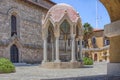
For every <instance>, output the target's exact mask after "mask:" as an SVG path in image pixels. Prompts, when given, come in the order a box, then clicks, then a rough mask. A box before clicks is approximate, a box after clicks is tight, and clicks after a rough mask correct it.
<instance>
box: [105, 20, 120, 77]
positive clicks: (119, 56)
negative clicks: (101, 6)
mask: <svg viewBox="0 0 120 80" xmlns="http://www.w3.org/2000/svg"><path fill="white" fill-rule="evenodd" d="M105 35H106V36H107V37H109V38H110V63H108V65H107V74H108V75H120V20H119V21H116V22H112V23H111V24H108V25H106V26H105Z"/></svg>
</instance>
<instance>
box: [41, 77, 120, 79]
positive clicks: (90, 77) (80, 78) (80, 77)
mask: <svg viewBox="0 0 120 80" xmlns="http://www.w3.org/2000/svg"><path fill="white" fill-rule="evenodd" d="M41 80H120V76H109V77H108V76H85V77H71V78H57V79H41Z"/></svg>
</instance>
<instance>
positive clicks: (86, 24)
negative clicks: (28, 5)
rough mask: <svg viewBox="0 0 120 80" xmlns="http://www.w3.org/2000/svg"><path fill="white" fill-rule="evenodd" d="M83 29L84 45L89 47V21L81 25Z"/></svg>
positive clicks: (90, 28)
mask: <svg viewBox="0 0 120 80" xmlns="http://www.w3.org/2000/svg"><path fill="white" fill-rule="evenodd" d="M83 31H84V33H83V40H84V46H85V47H88V48H89V44H88V39H89V38H91V37H92V34H93V28H92V26H91V25H90V24H89V23H85V24H84V25H83Z"/></svg>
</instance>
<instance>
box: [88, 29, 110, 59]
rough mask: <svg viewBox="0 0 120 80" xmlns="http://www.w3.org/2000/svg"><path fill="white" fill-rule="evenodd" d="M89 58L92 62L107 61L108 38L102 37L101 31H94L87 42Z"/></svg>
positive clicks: (102, 32)
mask: <svg viewBox="0 0 120 80" xmlns="http://www.w3.org/2000/svg"><path fill="white" fill-rule="evenodd" d="M88 44H89V48H90V49H89V50H88V53H89V57H91V58H92V59H93V60H94V61H109V44H110V41H109V38H107V37H106V36H105V35H104V30H103V29H94V33H93V37H92V38H91V39H89V40H88Z"/></svg>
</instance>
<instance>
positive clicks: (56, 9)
mask: <svg viewBox="0 0 120 80" xmlns="http://www.w3.org/2000/svg"><path fill="white" fill-rule="evenodd" d="M65 12H66V14H68V16H69V18H70V19H71V21H72V22H76V21H77V19H78V13H77V12H76V11H75V10H74V9H73V7H72V6H70V5H67V4H63V3H62V4H57V5H55V6H53V7H52V8H51V9H50V10H49V11H48V14H49V13H50V15H51V18H52V19H53V20H54V21H55V22H57V21H59V20H60V19H61V18H62V17H63V16H64V15H65Z"/></svg>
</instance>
